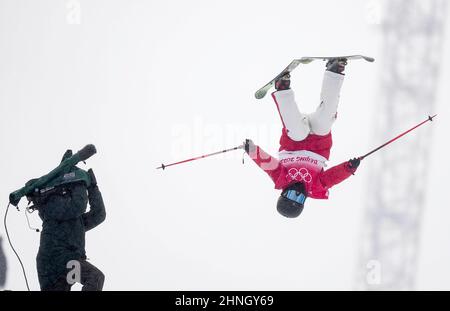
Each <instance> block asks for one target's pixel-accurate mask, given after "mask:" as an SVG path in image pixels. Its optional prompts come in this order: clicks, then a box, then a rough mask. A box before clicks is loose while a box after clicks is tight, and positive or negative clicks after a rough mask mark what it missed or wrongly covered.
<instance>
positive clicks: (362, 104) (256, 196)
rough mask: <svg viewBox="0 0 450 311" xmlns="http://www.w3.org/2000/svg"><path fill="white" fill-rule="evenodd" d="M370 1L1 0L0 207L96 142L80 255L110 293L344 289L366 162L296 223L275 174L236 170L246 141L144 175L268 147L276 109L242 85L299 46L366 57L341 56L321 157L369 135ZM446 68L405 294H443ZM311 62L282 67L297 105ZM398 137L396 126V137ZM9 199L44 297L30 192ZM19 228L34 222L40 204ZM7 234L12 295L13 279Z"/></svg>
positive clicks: (352, 268)
mask: <svg viewBox="0 0 450 311" xmlns="http://www.w3.org/2000/svg"><path fill="white" fill-rule="evenodd" d="M77 3H79V4H80V5H81V11H80V12H79V13H80V15H79V20H77V16H76V13H77V10H76V4H77ZM371 3H373V2H368V1H357V0H346V1H324V0H322V1H282V2H279V1H278V2H277V1H197V0H194V1H143V0H141V1H138V0H133V1H125V0H116V1H112V0H108V1H106V0H89V1H87V0H80V1H56V0H41V1H32V0H28V1H26V0H0V117H1V122H0V148H1V149H0V150H1V161H0V177H1V178H0V198H3V201H2V202H4V205H5V206H6V204H7V199H8V194H9V193H10V192H12V191H13V190H16V189H17V188H19V187H21V186H22V185H23V184H24V183H25V182H26V181H27V180H29V179H31V178H32V177H36V176H40V175H42V174H44V173H46V172H48V171H49V170H50V169H52V168H54V167H55V166H56V165H57V164H58V163H59V161H60V158H61V157H62V155H63V153H64V151H65V150H66V149H68V148H71V149H73V150H74V151H76V150H78V149H80V148H81V147H82V146H84V145H85V144H87V143H94V144H95V145H96V146H97V149H98V154H96V155H95V156H94V157H93V158H92V159H90V160H89V161H88V164H87V166H86V168H88V167H92V168H94V171H95V173H96V175H97V179H98V182H99V186H100V189H101V191H102V193H103V196H104V200H105V203H106V207H107V212H108V215H107V220H106V222H105V223H103V224H102V225H101V226H99V227H98V228H96V229H95V230H93V231H92V232H89V233H87V253H88V257H89V258H91V261H92V263H93V264H95V265H97V266H98V267H99V268H100V269H101V270H102V271H103V272H104V273H105V274H106V282H105V289H106V290H350V289H353V288H354V281H355V275H356V272H357V271H358V270H361V269H364V267H358V266H357V255H358V250H359V247H360V245H359V242H360V239H359V234H360V232H361V229H362V228H361V225H362V216H363V210H364V207H365V204H364V203H365V201H366V200H370V199H371V198H370V197H364V196H363V194H365V193H367V191H366V188H365V179H366V177H367V170H365V165H366V163H363V164H362V165H361V167H360V169H359V171H358V173H357V174H356V175H355V176H353V177H352V178H350V179H349V180H347V181H345V182H344V183H342V184H340V185H338V186H336V187H335V188H333V189H332V190H331V196H330V199H329V200H327V201H323V200H321V201H319V200H316V201H315V200H308V201H307V203H306V208H305V210H304V212H303V214H302V216H301V217H299V218H297V219H294V220H292V219H286V218H283V217H281V216H280V215H278V214H277V212H276V209H275V203H276V200H277V197H278V192H277V191H275V190H274V189H273V184H272V182H271V180H270V179H269V178H268V177H267V176H266V175H265V173H264V172H262V171H261V170H259V169H258V168H257V167H256V165H254V163H251V162H250V160H248V159H247V161H246V163H245V165H242V162H241V161H242V152H240V151H238V152H235V153H233V154H229V155H225V156H219V157H215V158H210V159H205V160H201V161H196V162H193V163H189V164H185V165H180V166H177V167H173V168H170V169H167V170H165V171H161V170H156V169H155V168H156V167H157V166H159V165H160V164H161V162H164V163H166V164H167V163H169V162H173V161H178V160H181V159H184V158H186V157H191V156H194V155H199V154H202V153H207V152H212V151H216V150H220V149H223V148H227V147H234V146H236V145H239V144H241V142H242V141H243V139H244V138H246V137H251V138H253V140H254V141H255V142H256V143H258V144H260V145H261V146H262V147H263V148H265V149H266V150H267V151H269V152H271V153H273V154H274V153H275V152H276V151H277V148H278V139H279V134H280V132H281V129H280V126H281V124H280V121H279V119H278V115H277V112H276V109H275V106H274V104H273V103H272V100H271V98H270V96H268V97H267V98H266V99H264V100H261V101H257V100H256V99H254V97H253V94H254V92H255V91H256V89H257V88H259V87H260V86H262V85H263V84H264V83H266V82H267V81H268V80H270V78H272V77H273V76H274V74H276V73H278V72H279V71H280V70H281V69H282V68H283V67H284V66H286V65H287V63H289V62H290V61H291V60H292V59H293V58H298V57H301V56H308V55H339V54H341V55H342V54H344V55H345V54H360V53H361V54H366V55H370V56H373V57H375V58H376V59H377V61H376V62H375V63H366V62H362V61H355V62H352V63H350V64H349V66H347V67H348V68H347V70H346V72H347V75H346V80H345V82H344V86H343V89H342V94H341V102H340V108H339V118H338V120H337V122H336V124H335V126H334V128H333V136H334V147H333V149H332V155H331V161H330V162H329V165H330V166H331V165H335V164H338V163H340V162H342V161H345V160H348V159H349V158H350V157H353V156H357V155H360V154H362V153H365V152H366V151H368V150H369V149H371V148H373V147H374V146H376V145H378V144H379V143H381V142H380V141H374V138H373V137H372V136H371V133H372V132H371V128H370V126H371V116H373V114H375V113H377V102H376V100H375V99H376V95H377V94H376V90H377V88H376V86H377V73H378V72H379V71H382V70H383V69H384V68H382V67H381V66H382V64H383V62H382V56H381V55H380V54H381V49H380V38H379V35H378V29H377V27H378V26H377V25H376V24H375V25H374V24H373V22H374V20H373V12H372V11H370V10H369V11H368V9H367V8H368V6H369V7H371ZM375 3H376V2H375ZM68 4H69V5H68ZM67 5H68V6H67ZM74 5H75V6H74ZM74 14H75V15H74ZM375 15H376V14H375ZM78 21H79V23H78ZM375 22H376V18H375ZM448 26H449V25H448ZM447 28H449V27H447ZM448 34H450V29H448V31H447V37H448ZM449 43H450V40H447V41H446V44H445V50H444V51H443V55H448V54H449ZM424 66H426V64H424ZM441 66H442V67H441V68H442V76H441V83H440V86H439V88H438V92H439V94H438V96H437V102H436V108H437V111H436V112H437V113H439V114H440V116H439V119H437V120H436V122H434V123H433V131H432V132H431V130H430V127H429V126H427V127H426V128H425V127H424V128H421V130H422V131H429V132H430V135H431V133H433V134H434V136H433V139H432V142H431V146H432V150H431V152H432V157H431V162H430V166H429V169H430V174H429V176H430V180H429V182H427V183H426V184H425V185H424V186H426V187H427V204H426V207H425V209H424V213H423V222H422V224H421V240H420V243H421V252H420V258H419V267H418V268H419V269H418V276H417V289H446V290H449V289H450V267H449V266H448V262H449V260H450V247H449V246H448V245H450V226H449V225H448V224H449V220H448V219H450V209H449V198H448V196H446V191H448V189H447V184H448V183H447V182H446V180H447V179H448V177H447V175H448V173H449V171H450V169H449V163H450V162H449V161H447V159H446V156H447V154H446V153H445V152H446V151H448V146H447V143H444V141H446V140H447V138H446V136H447V133H448V131H449V122H447V116H448V112H449V103H448V93H447V90H446V86H448V83H449V81H450V76H449V75H450V72H449V70H448V68H449V63H448V58H446V59H443V61H442V65H441ZM323 69H324V65H323V63H321V62H316V63H312V64H310V65H308V66H303V67H302V68H299V69H298V70H297V71H296V72H295V73H294V74H293V77H292V87H293V88H294V90H295V91H296V95H297V100H298V102H299V103H300V107H301V109H302V110H304V111H307V112H308V111H312V110H313V109H314V108H315V106H316V104H317V103H318V99H319V91H320V84H321V78H322V74H323ZM424 79H426V77H424ZM430 113H432V112H430ZM416 121H420V120H411V124H414V123H415V122H416ZM400 130H402V129H398V128H395V126H393V134H396V133H398V131H400ZM387 138H390V137H387ZM399 143H401V142H399ZM444 144H445V146H444ZM386 152H387V151H386ZM81 167H84V166H81ZM399 178H401V176H399ZM21 206H22V212H21V213H18V212H16V211H15V210H14V209H11V210H10V215H9V219H8V223H9V230H10V234H11V237H12V239H13V242H14V244H15V246H16V248H17V250H18V252H19V253H20V255H21V257H22V260H23V261H24V264H25V266H26V269H27V272H28V276H29V279H30V285H31V287H32V289H34V290H38V289H39V284H38V281H37V275H36V267H35V256H36V253H37V250H38V246H39V234H37V233H34V232H33V231H31V230H28V228H27V224H26V219H25V216H24V215H23V207H24V206H25V200H23V201H22V202H21ZM2 211H4V209H3V207H2ZM2 214H3V212H2ZM31 221H32V223H33V225H35V226H39V225H40V220H39V218H38V216H37V215H33V216H32V218H31ZM0 232H1V235H2V236H4V230H3V229H2V230H1V231H0ZM3 242H4V243H3V246H4V248H5V251H6V253H7V257H8V264H9V271H8V272H9V274H8V279H7V284H6V288H8V289H13V290H21V289H22V290H23V289H24V282H23V277H22V275H21V271H20V266H19V264H18V262H17V260H16V258H15V257H14V254H13V253H12V251H11V250H10V249H9V247H8V246H7V244H6V241H5V239H4V241H3Z"/></svg>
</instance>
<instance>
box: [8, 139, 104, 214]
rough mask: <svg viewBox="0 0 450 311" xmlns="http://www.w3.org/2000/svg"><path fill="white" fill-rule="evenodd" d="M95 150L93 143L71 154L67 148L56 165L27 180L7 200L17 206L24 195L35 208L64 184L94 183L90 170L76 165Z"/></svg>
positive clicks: (61, 188) (60, 189)
mask: <svg viewBox="0 0 450 311" xmlns="http://www.w3.org/2000/svg"><path fill="white" fill-rule="evenodd" d="M96 152H97V150H96V149H95V146H94V145H86V146H85V147H84V148H83V149H81V150H80V151H78V152H77V153H75V154H72V150H67V151H66V153H65V154H64V156H63V159H62V161H61V164H59V165H58V167H56V168H55V169H53V170H52V171H51V172H50V173H48V174H46V175H44V176H42V177H40V178H36V179H32V180H30V181H28V182H27V183H26V184H25V186H24V187H23V188H20V189H19V190H16V191H14V192H12V193H11V194H10V195H9V202H10V203H11V204H12V205H14V206H17V205H18V204H19V202H20V199H21V198H22V197H24V196H26V197H27V198H28V201H29V202H33V203H34V206H33V207H31V208H30V209H33V208H34V209H37V208H38V206H39V203H40V202H43V201H44V200H46V198H47V197H48V196H49V195H51V194H54V193H56V192H58V191H64V185H67V184H71V183H77V182H80V183H84V184H85V185H86V187H89V186H90V185H91V184H95V183H96V181H95V176H94V174H93V172H92V170H91V169H89V170H88V171H84V170H82V169H80V168H78V167H76V165H77V164H78V163H79V162H81V161H85V160H87V159H89V158H90V157H91V156H93V155H94V154H95V153H96Z"/></svg>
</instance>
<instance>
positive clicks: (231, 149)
mask: <svg viewBox="0 0 450 311" xmlns="http://www.w3.org/2000/svg"><path fill="white" fill-rule="evenodd" d="M238 149H244V145H240V146H237V147H234V148H230V149H225V150H222V151H218V152H213V153H210V154H205V155H201V156H199V157H195V158H192V159H187V160H183V161H179V162H175V163H171V164H167V165H165V164H161V166H160V167H157V168H156V169H160V168H162V169H163V170H164V169H165V168H166V167H169V166H173V165H178V164H183V163H186V162H191V161H195V160H200V159H203V158H207V157H210V156H213V155H217V154H221V153H225V152H229V151H233V150H238Z"/></svg>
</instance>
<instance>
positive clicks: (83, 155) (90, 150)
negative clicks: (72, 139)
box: [77, 144, 97, 161]
mask: <svg viewBox="0 0 450 311" xmlns="http://www.w3.org/2000/svg"><path fill="white" fill-rule="evenodd" d="M96 153H97V149H95V146H94V145H92V144H89V145H86V146H85V147H84V148H83V149H81V150H80V151H78V152H77V154H78V157H79V159H80V161H85V160H87V159H89V158H90V157H92V156H93V155H94V154H96Z"/></svg>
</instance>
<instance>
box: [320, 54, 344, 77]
mask: <svg viewBox="0 0 450 311" xmlns="http://www.w3.org/2000/svg"><path fill="white" fill-rule="evenodd" d="M346 65H347V59H346V58H333V59H330V60H329V61H328V62H327V64H326V65H325V66H326V67H327V70H328V71H331V72H335V73H338V74H341V75H345V74H344V73H343V72H344V69H345V66H346Z"/></svg>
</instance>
